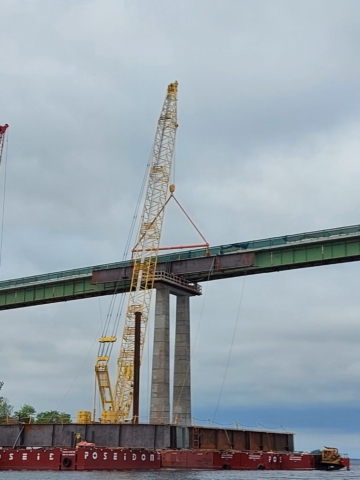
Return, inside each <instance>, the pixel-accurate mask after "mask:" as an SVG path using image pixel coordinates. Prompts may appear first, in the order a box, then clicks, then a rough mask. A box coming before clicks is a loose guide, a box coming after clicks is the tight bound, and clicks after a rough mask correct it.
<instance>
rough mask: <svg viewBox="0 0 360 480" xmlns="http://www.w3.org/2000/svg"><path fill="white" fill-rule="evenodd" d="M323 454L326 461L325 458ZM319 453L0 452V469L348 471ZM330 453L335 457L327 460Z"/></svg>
mask: <svg viewBox="0 0 360 480" xmlns="http://www.w3.org/2000/svg"><path fill="white" fill-rule="evenodd" d="M324 451H325V452H326V453H325V459H324ZM324 451H323V452H322V454H312V453H294V452H292V453H289V452H276V453H274V452H238V451H223V452H220V451H210V450H148V449H133V448H109V447H96V446H95V447H81V448H60V447H55V448H26V449H6V448H5V449H2V450H1V451H0V470H78V471H82V470H159V469H164V468H166V469H168V468H171V469H186V470H190V469H200V470H335V469H336V470H337V469H340V468H346V469H349V468H350V462H349V459H348V458H344V457H340V456H338V454H337V451H336V449H325V450H324ZM328 452H331V456H334V454H335V456H334V458H331V459H329V458H328V459H326V454H327V453H328Z"/></svg>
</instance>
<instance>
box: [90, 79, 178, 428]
mask: <svg viewBox="0 0 360 480" xmlns="http://www.w3.org/2000/svg"><path fill="white" fill-rule="evenodd" d="M177 87H178V83H177V82H174V83H171V84H170V85H169V86H168V88H167V94H166V98H165V101H164V104H163V107H162V110H161V113H160V117H159V120H158V124H157V129H156V134H155V140H154V144H153V149H152V154H151V162H150V168H149V173H148V178H147V188H146V194H145V201H144V205H143V211H142V215H141V223H140V228H139V233H138V240H137V242H136V245H137V248H136V249H135V250H133V252H132V278H131V282H130V293H129V297H128V306H127V310H126V317H125V325H124V330H123V335H122V341H121V347H120V353H119V357H118V361H117V375H116V382H115V387H114V389H112V388H111V384H110V377H109V370H108V363H109V358H110V356H109V354H108V352H109V351H110V349H111V348H112V346H111V345H110V344H112V343H114V342H115V341H116V337H115V335H110V336H107V337H102V338H100V343H104V344H105V343H106V344H109V345H107V346H106V347H104V351H105V352H107V353H106V354H105V355H100V356H98V358H97V362H96V366H95V372H96V377H97V381H98V387H99V392H100V398H101V404H102V409H103V411H102V416H101V421H102V422H124V421H125V420H126V419H127V418H128V417H129V414H130V410H131V405H132V395H133V378H134V330H135V313H136V312H141V334H140V352H141V354H140V356H142V352H143V348H144V343H145V335H146V327H147V323H148V316H149V310H150V302H151V295H152V290H153V287H154V281H155V272H156V265H157V258H158V252H159V246H160V239H161V233H162V226H163V219H164V205H165V203H166V201H167V196H168V192H169V186H170V175H171V168H172V163H173V156H174V148H175V138H176V130H177V127H178V123H177Z"/></svg>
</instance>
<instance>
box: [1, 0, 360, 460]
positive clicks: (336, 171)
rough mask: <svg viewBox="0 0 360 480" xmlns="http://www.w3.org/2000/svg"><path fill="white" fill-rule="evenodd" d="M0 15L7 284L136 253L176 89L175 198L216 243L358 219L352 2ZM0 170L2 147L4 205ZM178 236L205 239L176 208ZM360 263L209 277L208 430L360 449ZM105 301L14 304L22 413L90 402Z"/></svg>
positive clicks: (110, 7)
mask: <svg viewBox="0 0 360 480" xmlns="http://www.w3.org/2000/svg"><path fill="white" fill-rule="evenodd" d="M0 8H1V10H0V44H1V49H0V75H1V77H0V78H1V91H0V125H1V124H4V123H8V124H9V125H10V128H9V130H8V137H7V138H8V149H7V180H6V202H5V217H4V227H3V246H2V262H1V268H0V278H1V279H8V278H15V277H22V276H26V275H32V274H40V273H46V272H52V271H57V270H64V269H70V268H75V267H81V266H88V265H96V264H99V263H106V262H115V261H118V260H120V259H121V258H122V256H123V252H124V247H125V243H126V239H127V236H128V232H129V228H130V223H131V218H132V215H133V213H134V209H135V204H136V201H137V198H138V193H139V190H140V185H141V181H142V178H143V174H144V171H145V167H146V163H147V161H148V158H149V154H150V150H151V145H152V142H153V136H154V133H155V129H156V122H157V119H158V115H159V112H160V109H161V106H162V103H163V100H164V97H165V92H166V87H167V85H168V83H170V82H173V81H175V80H177V81H178V82H179V102H178V122H179V129H178V134H177V146H176V167H175V182H176V186H177V190H176V194H177V198H178V199H179V200H180V201H181V203H182V204H183V206H184V207H185V208H186V210H187V211H188V213H189V214H190V215H191V216H192V218H193V219H194V221H195V222H196V224H197V225H198V227H199V228H200V230H201V231H202V232H203V234H204V235H205V236H206V238H207V239H208V240H209V242H210V244H211V245H220V244H226V243H232V242H238V241H245V240H252V239H257V238H267V237H271V236H280V235H286V234H291V233H299V232H305V231H312V230H320V229H324V228H331V227H338V226H344V225H351V224H357V223H359V209H360V193H359V184H360V165H359V158H360V135H359V133H360V110H359V106H360V89H359V77H360V64H359V57H360V25H359V24H360V3H359V2H358V1H356V0H354V1H351V0H341V1H340V0H338V1H333V0H317V1H316V2H314V1H313V0H311V1H307V0H302V1H301V2H300V1H298V2H294V1H293V2H291V1H281V0H278V1H277V0H273V1H271V2H270V1H267V0H262V1H259V0H253V1H242V0H232V1H229V0H222V1H221V2H220V1H212V0H206V1H205V0H196V1H194V0H192V1H187V0H184V1H181V2H169V1H165V0H156V1H153V2H146V1H137V0H132V1H121V0H102V1H100V0H73V1H72V2H65V1H61V0H52V1H51V2H50V1H46V0H32V1H31V2H27V1H25V0H1V1H0ZM5 153H6V152H5ZM4 166H5V154H4V157H3V164H2V166H1V170H0V188H1V191H0V197H1V198H3V192H4V182H5V168H4ZM2 205H3V204H1V209H2ZM180 230H181V233H180ZM179 241H180V242H189V243H193V242H194V241H197V236H196V234H195V233H194V232H193V231H192V230H191V229H190V228H189V227H188V226H187V224H186V222H185V220H184V219H183V217H182V216H181V214H180V213H179V211H178V210H177V209H176V208H175V207H174V206H170V208H169V210H168V211H167V214H166V219H165V230H164V236H163V244H167V245H168V244H176V243H178V242H179ZM359 268H360V266H359V264H358V263H354V264H348V265H345V264H344V265H334V266H326V267H318V268H312V269H308V270H294V271H290V272H282V273H271V274H266V275H259V276H253V277H249V278H247V279H246V280H245V281H244V279H242V278H240V279H231V280H224V281H218V282H211V283H210V284H207V285H206V284H204V285H203V290H204V294H203V296H202V297H200V298H196V299H193V300H192V301H191V313H192V320H191V321H192V358H193V364H192V387H193V390H192V393H193V416H194V418H195V423H200V424H203V423H204V422H205V423H206V424H207V423H209V421H210V422H217V423H216V424H219V425H223V424H234V422H238V423H239V424H240V425H244V426H250V427H254V426H259V424H261V425H263V426H266V427H268V428H285V429H287V430H291V431H295V432H297V436H296V438H295V443H296V447H297V448H298V449H305V450H306V449H309V450H310V449H313V448H319V447H320V448H321V447H323V446H324V445H326V444H334V445H336V446H338V447H339V449H340V450H341V451H343V452H347V453H349V454H350V455H352V456H357V457H359V456H360V454H359V452H360V435H359V433H360V421H359V418H360V415H359V414H360V409H359V399H360V353H359V343H360V331H359V318H360V303H359V302H360V301H359V296H358V292H359V287H360V280H359V278H360V275H359ZM109 301H110V298H107V297H103V298H101V299H100V300H99V299H98V298H96V299H91V300H82V301H77V302H68V303H64V304H54V305H45V306H39V307H30V308H27V309H22V310H13V311H8V312H1V319H2V320H1V331H2V335H1V338H0V364H1V368H0V380H3V381H4V382H5V385H4V387H3V391H2V393H3V394H4V395H5V396H6V397H8V399H9V400H10V402H11V403H12V404H13V405H14V406H15V408H18V407H20V406H21V405H22V404H24V403H29V404H31V405H33V406H34V407H35V408H36V409H37V411H43V410H51V409H59V410H63V411H66V412H69V413H71V414H72V415H73V416H75V415H76V411H77V410H79V409H89V410H92V399H93V391H94V373H93V371H94V362H95V357H96V353H97V346H98V345H97V339H98V337H99V335H100V333H101V322H102V321H103V319H104V317H105V316H106V312H107V310H108V306H109ZM151 326H152V324H151V323H150V329H149V332H148V333H149V335H148V340H149V341H148V344H147V346H146V348H145V355H144V362H143V375H142V376H143V395H142V407H141V409H142V411H141V416H142V420H143V421H147V419H148V404H149V387H148V382H147V378H148V376H149V358H150V354H149V351H150V350H149V345H150V343H151V337H152V334H151ZM173 326H174V323H172V327H173ZM172 332H174V328H172ZM120 334H121V332H119V335H120ZM234 335H235V340H234V342H232V338H233V336H234ZM231 345H232V347H231ZM150 347H151V345H150ZM114 353H115V355H114V360H115V359H116V354H117V351H115V352H114ZM114 363H115V362H114ZM114 363H113V366H114ZM227 365H228V367H227ZM111 373H112V378H113V379H114V374H115V370H114V368H112V372H111Z"/></svg>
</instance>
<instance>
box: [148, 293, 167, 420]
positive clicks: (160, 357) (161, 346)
mask: <svg viewBox="0 0 360 480" xmlns="http://www.w3.org/2000/svg"><path fill="white" fill-rule="evenodd" d="M169 307H170V292H169V289H168V288H167V287H164V286H158V287H157V288H156V303H155V331H154V350H153V364H152V381H151V404H150V423H155V424H156V423H157V424H159V423H170V376H169V370H170V368H169V367H170V366H169V351H170V338H169V315H170V308H169Z"/></svg>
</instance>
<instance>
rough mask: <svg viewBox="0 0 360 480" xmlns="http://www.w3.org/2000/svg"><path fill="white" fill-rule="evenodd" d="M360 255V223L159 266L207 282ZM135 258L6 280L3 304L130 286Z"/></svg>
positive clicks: (0, 289) (0, 291)
mask: <svg viewBox="0 0 360 480" xmlns="http://www.w3.org/2000/svg"><path fill="white" fill-rule="evenodd" d="M357 260H360V225H353V226H349V227H340V228H334V229H329V230H320V231H316V232H307V233H300V234H296V235H286V236H282V237H273V238H267V239H262V240H252V241H248V242H239V243H232V244H229V245H220V246H217V247H211V248H210V249H209V252H208V254H207V252H206V250H205V249H197V250H186V251H180V252H176V253H170V254H166V255H160V256H159V259H158V270H163V271H166V272H168V273H170V274H171V273H174V274H176V275H180V276H183V277H184V278H185V279H186V280H189V281H192V282H202V281H209V280H216V279H220V278H229V277H234V276H241V275H251V274H260V273H265V272H272V271H279V270H287V269H292V268H304V267H310V266H315V265H326V264H331V263H341V262H350V261H357ZM130 278H131V261H130V260H127V261H124V262H117V263H109V264H104V265H94V266H91V267H85V268H77V269H72V270H65V271H60V272H54V273H48V274H42V275H35V276H29V277H23V278H16V279H11V280H5V281H1V282H0V310H4V309H9V308H19V307H25V306H31V305H39V304H44V303H52V302H61V301H68V300H76V299H79V298H87V297H93V296H98V295H110V294H113V293H121V292H126V291H128V290H129V287H130Z"/></svg>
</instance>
